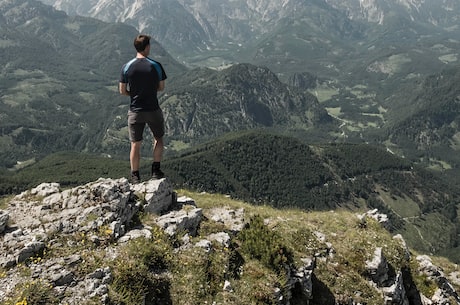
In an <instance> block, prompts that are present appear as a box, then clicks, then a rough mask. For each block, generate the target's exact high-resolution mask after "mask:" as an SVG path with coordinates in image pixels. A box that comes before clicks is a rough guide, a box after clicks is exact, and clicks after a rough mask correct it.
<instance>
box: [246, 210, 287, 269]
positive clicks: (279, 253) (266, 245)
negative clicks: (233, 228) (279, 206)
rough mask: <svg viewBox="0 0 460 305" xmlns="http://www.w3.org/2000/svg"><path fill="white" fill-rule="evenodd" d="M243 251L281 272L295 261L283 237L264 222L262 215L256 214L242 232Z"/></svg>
mask: <svg viewBox="0 0 460 305" xmlns="http://www.w3.org/2000/svg"><path fill="white" fill-rule="evenodd" d="M238 239H239V240H240V242H241V251H242V253H244V254H246V255H248V256H249V257H250V258H252V259H257V260H260V261H261V262H262V263H263V264H264V265H265V266H267V267H268V268H271V269H273V270H275V271H276V272H278V274H281V273H282V272H283V271H284V267H285V266H286V265H291V264H292V263H293V254H292V251H291V250H290V249H288V247H287V246H286V245H284V243H283V239H282V237H281V236H280V235H279V234H278V233H277V232H275V231H271V230H269V229H268V228H267V226H266V225H265V224H264V221H263V219H262V217H260V216H254V217H252V218H251V220H250V221H249V223H248V225H247V226H246V227H245V228H244V229H243V230H242V231H241V232H240V234H239V235H238Z"/></svg>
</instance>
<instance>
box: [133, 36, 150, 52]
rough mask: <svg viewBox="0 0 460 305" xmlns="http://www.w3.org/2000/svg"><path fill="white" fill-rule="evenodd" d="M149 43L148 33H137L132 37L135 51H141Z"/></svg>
mask: <svg viewBox="0 0 460 305" xmlns="http://www.w3.org/2000/svg"><path fill="white" fill-rule="evenodd" d="M149 44H150V36H148V35H143V34H140V35H137V36H136V38H135V39H134V47H135V48H136V51H137V52H142V51H144V50H145V48H146V47H147V46H148V45H149Z"/></svg>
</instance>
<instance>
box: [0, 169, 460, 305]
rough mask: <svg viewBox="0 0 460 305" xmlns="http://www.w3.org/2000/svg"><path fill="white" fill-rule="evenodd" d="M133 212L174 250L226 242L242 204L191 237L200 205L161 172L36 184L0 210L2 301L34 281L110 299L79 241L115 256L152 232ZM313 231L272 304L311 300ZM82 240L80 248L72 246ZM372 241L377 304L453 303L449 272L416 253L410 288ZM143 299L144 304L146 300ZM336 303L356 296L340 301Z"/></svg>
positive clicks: (218, 212)
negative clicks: (420, 285) (173, 242)
mask: <svg viewBox="0 0 460 305" xmlns="http://www.w3.org/2000/svg"><path fill="white" fill-rule="evenodd" d="M141 211H142V212H143V213H150V214H152V215H154V217H155V225H156V226H158V227H159V228H161V229H162V230H164V232H166V233H167V234H168V235H171V236H173V235H178V234H181V236H182V235H183V236H182V237H180V238H181V240H182V243H181V245H180V246H178V247H177V249H175V251H177V252H180V251H183V249H186V248H189V247H199V248H202V249H204V250H205V252H206V253H209V252H211V251H212V250H213V247H215V244H216V243H217V244H221V245H227V246H228V245H229V244H230V243H231V241H232V238H234V236H235V234H236V233H237V232H240V231H241V230H242V229H243V227H244V225H245V223H246V220H245V211H244V209H236V210H235V209H231V208H227V207H220V206H216V207H215V208H213V209H211V210H210V211H207V215H206V218H208V220H210V221H212V222H216V223H219V224H222V225H223V226H224V227H225V230H223V231H222V232H219V233H214V234H210V235H209V236H204V237H202V238H201V239H199V241H198V242H192V239H191V237H195V236H197V234H198V229H199V226H200V223H201V222H202V221H203V219H204V218H205V216H204V214H203V210H202V209H201V208H200V207H198V206H197V204H196V202H195V201H194V200H193V199H192V198H188V197H184V196H182V197H179V198H177V194H176V193H175V192H174V190H173V188H172V186H171V184H170V182H169V181H168V180H167V179H161V180H149V181H146V182H143V183H140V184H136V185H131V184H130V183H129V182H128V180H127V179H125V178H121V179H106V178H100V179H98V180H97V181H94V182H91V183H88V184H86V185H82V186H78V187H75V188H72V189H67V190H61V188H60V185H59V184H57V183H43V184H40V185H39V186H37V187H35V188H33V189H31V190H29V191H26V192H23V193H21V194H19V195H17V196H15V197H14V198H11V199H10V200H9V201H8V205H7V207H6V208H5V209H3V210H0V267H1V268H0V287H1V289H0V303H2V302H5V304H9V303H7V302H8V300H9V297H11V295H12V293H13V292H14V291H15V290H17V289H18V287H21V283H24V282H27V281H40V282H43V283H45V284H46V285H49V287H50V288H52V290H53V291H54V292H55V294H56V295H57V297H58V299H59V303H56V304H82V303H84V302H85V301H87V300H88V299H97V300H98V302H99V303H100V304H110V303H109V302H110V298H109V293H108V292H109V287H110V285H111V284H112V282H113V275H112V270H111V269H110V267H108V266H106V265H104V263H101V264H100V266H99V267H98V268H96V269H94V270H90V271H88V272H87V273H83V272H82V271H81V270H82V268H81V265H83V264H85V261H86V260H88V257H87V253H86V254H85V247H87V245H88V243H89V244H91V245H92V247H95V248H96V249H97V250H98V251H101V252H104V253H105V257H106V258H107V259H113V258H115V257H117V255H119V251H118V248H119V247H120V246H122V245H123V244H126V243H127V242H129V241H130V240H135V239H138V238H141V237H143V238H147V239H149V238H152V227H151V226H148V225H143V224H142V222H139V220H138V219H137V218H138V216H139V213H140V212H141ZM358 218H359V222H360V224H361V225H362V226H363V227H365V226H366V225H367V222H368V221H369V219H370V218H372V219H376V220H377V221H379V222H381V223H382V224H384V223H385V221H386V220H387V219H386V217H385V215H381V214H379V213H378V211H377V210H374V211H369V212H368V213H366V214H364V215H358ZM314 235H315V238H316V239H318V240H320V241H321V242H323V243H324V244H326V245H327V250H326V251H323V252H322V253H320V254H318V255H315V256H312V257H305V258H303V259H302V260H301V262H302V265H301V266H297V267H293V266H285V267H286V268H285V269H286V273H287V287H286V290H287V291H288V293H285V294H284V297H283V295H282V294H281V293H280V291H279V290H275V291H273V294H274V295H277V296H278V297H277V298H278V304H291V303H290V297H291V296H292V293H293V291H294V288H295V289H296V290H297V292H298V290H299V287H300V290H301V294H302V295H303V296H304V298H305V299H307V300H309V299H312V297H313V291H314V290H315V287H314V284H313V280H312V278H313V274H314V273H315V267H316V263H317V262H318V260H321V261H327V260H328V259H330V258H331V257H333V256H334V255H335V254H334V245H333V244H331V243H328V241H327V238H326V236H325V235H324V234H322V233H321V232H315V234H314ZM394 238H395V239H397V240H399V242H400V244H401V246H402V247H403V248H404V249H405V258H404V259H406V260H407V261H409V260H410V259H411V253H410V251H409V249H408V248H407V247H406V246H405V242H404V240H403V239H402V237H401V236H399V235H398V236H395V237H394ZM83 241H85V242H86V243H85V246H84V247H82V246H81V245H80V243H83ZM374 246H375V252H374V255H373V257H372V259H370V260H368V261H366V267H365V268H366V273H367V274H368V280H369V282H370V283H371V284H372V286H373V287H375V289H377V290H379V291H380V292H381V294H382V295H383V296H384V299H385V304H401V305H406V304H407V305H408V304H446V305H447V304H453V303H452V302H457V304H460V298H459V296H458V294H457V292H456V291H455V289H454V286H453V285H452V284H451V282H450V281H451V280H452V279H453V278H449V277H448V276H446V275H445V274H444V273H443V271H442V270H441V269H440V268H438V267H436V266H434V265H433V263H432V262H431V259H430V257H428V256H426V255H420V256H417V257H416V260H417V261H418V263H419V264H418V266H419V267H418V268H419V270H418V272H419V273H420V274H422V275H423V276H425V277H426V278H429V279H431V280H432V281H434V282H435V283H437V287H436V290H435V292H434V293H433V295H431V296H430V298H428V297H427V296H424V295H423V294H421V293H420V292H419V291H418V290H417V289H416V288H413V289H410V290H408V289H407V287H411V285H410V284H412V283H407V277H405V275H406V271H407V270H391V268H390V267H389V264H388V262H387V259H386V257H385V255H384V252H383V251H382V247H381V246H380V245H374ZM63 247H69V248H73V249H75V251H72V252H67V253H62V255H61V256H56V257H49V256H48V255H47V254H46V253H48V252H53V251H54V252H55V253H59V249H62V248H63ZM2 270H3V271H2ZM24 270H27V272H24ZM405 281H406V282H405ZM457 284H459V283H457ZM222 287H223V288H222V289H224V290H225V291H227V292H228V293H232V291H233V288H232V283H231V282H230V281H225V283H222ZM286 296H287V297H286ZM339 303H340V302H339ZM146 304H150V303H148V300H146ZM155 304H156V303H155ZM340 304H342V303H340ZM343 304H360V303H359V302H357V301H355V300H347V301H346V303H343Z"/></svg>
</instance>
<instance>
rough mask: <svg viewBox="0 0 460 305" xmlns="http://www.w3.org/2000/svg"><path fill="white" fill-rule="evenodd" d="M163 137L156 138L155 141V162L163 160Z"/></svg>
mask: <svg viewBox="0 0 460 305" xmlns="http://www.w3.org/2000/svg"><path fill="white" fill-rule="evenodd" d="M163 150H164V144H163V137H161V138H155V140H154V142H153V162H161V158H163Z"/></svg>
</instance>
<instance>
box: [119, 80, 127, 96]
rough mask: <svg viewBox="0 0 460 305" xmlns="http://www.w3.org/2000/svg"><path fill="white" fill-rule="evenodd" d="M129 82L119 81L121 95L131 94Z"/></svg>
mask: <svg viewBox="0 0 460 305" xmlns="http://www.w3.org/2000/svg"><path fill="white" fill-rule="evenodd" d="M127 85H128V84H127V83H119V84H118V91H119V92H120V94H121V95H126V96H129V91H128V88H127Z"/></svg>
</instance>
